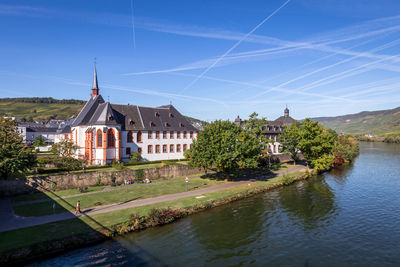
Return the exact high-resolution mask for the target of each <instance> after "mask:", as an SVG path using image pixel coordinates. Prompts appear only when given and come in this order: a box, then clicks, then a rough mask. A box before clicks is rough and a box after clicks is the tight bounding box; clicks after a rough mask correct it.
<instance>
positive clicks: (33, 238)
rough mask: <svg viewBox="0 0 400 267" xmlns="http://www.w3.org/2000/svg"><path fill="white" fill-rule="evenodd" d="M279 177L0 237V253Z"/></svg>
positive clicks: (242, 189) (261, 185) (267, 183)
mask: <svg viewBox="0 0 400 267" xmlns="http://www.w3.org/2000/svg"><path fill="white" fill-rule="evenodd" d="M301 174H302V172H295V173H292V174H291V175H296V176H297V175H301ZM281 180H282V177H281V176H280V177H275V178H272V179H269V180H268V181H258V182H253V183H251V184H250V185H247V184H246V185H242V186H237V187H234V188H230V189H225V190H221V191H217V192H213V193H208V194H204V195H203V196H204V198H199V199H198V198H196V197H187V198H181V199H177V200H173V201H168V202H163V203H157V204H152V205H147V206H142V207H136V208H130V209H125V210H118V211H113V212H109V213H105V214H97V215H93V216H82V217H79V218H74V219H70V220H66V221H60V222H54V223H48V224H44V225H39V226H33V227H28V228H23V229H19V230H13V231H8V232H3V233H0V251H5V250H9V249H14V248H22V247H25V246H28V245H32V244H35V243H38V242H43V241H50V240H56V239H62V238H65V237H68V236H71V235H73V234H80V233H87V232H89V231H92V230H93V229H94V230H102V229H104V228H109V227H110V226H113V225H116V224H120V223H124V222H126V221H128V220H129V216H130V215H131V214H133V213H139V214H140V215H146V214H147V213H148V212H149V211H150V210H151V209H152V208H167V207H171V208H183V207H192V206H194V205H196V204H200V203H204V202H207V201H212V200H218V199H223V198H225V197H229V196H234V195H236V194H238V193H245V192H247V191H250V190H253V189H255V188H266V187H269V186H272V185H274V184H278V183H280V182H281Z"/></svg>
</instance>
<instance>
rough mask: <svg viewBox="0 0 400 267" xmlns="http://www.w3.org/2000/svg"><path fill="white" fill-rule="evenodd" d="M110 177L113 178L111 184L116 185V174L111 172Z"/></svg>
mask: <svg viewBox="0 0 400 267" xmlns="http://www.w3.org/2000/svg"><path fill="white" fill-rule="evenodd" d="M110 179H111V186H115V180H116V178H115V174H114V173H111V177H110Z"/></svg>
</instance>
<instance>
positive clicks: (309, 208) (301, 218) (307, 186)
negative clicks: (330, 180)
mask: <svg viewBox="0 0 400 267" xmlns="http://www.w3.org/2000/svg"><path fill="white" fill-rule="evenodd" d="M278 192H279V202H280V204H281V206H282V208H283V209H284V210H285V212H286V213H287V217H288V218H289V219H290V220H291V221H292V222H293V223H294V224H296V225H299V224H301V226H302V227H303V228H304V229H305V230H311V229H315V228H318V227H325V226H327V225H329V224H330V223H331V222H332V219H333V218H334V217H335V216H336V213H337V212H336V209H337V206H336V204H335V195H334V193H333V191H332V189H331V188H330V187H329V185H328V184H327V183H326V182H325V180H324V179H323V178H322V177H316V178H312V179H311V180H308V181H302V182H298V183H296V184H294V185H293V186H289V187H285V188H282V189H281V190H279V191H278Z"/></svg>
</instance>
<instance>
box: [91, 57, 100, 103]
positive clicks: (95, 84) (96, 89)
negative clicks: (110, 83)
mask: <svg viewBox="0 0 400 267" xmlns="http://www.w3.org/2000/svg"><path fill="white" fill-rule="evenodd" d="M98 94H99V84H98V82H97V71H96V58H94V73H93V87H92V96H96V95H98Z"/></svg>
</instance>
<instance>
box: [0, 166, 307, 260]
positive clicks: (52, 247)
mask: <svg viewBox="0 0 400 267" xmlns="http://www.w3.org/2000/svg"><path fill="white" fill-rule="evenodd" d="M309 176H310V173H305V172H295V173H292V174H291V176H290V177H293V178H288V176H287V175H283V176H278V177H275V178H271V179H268V180H267V181H255V182H248V183H244V184H242V185H240V186H236V187H232V188H229V189H225V190H220V191H216V192H211V193H206V194H202V195H200V196H197V197H193V196H190V197H186V198H180V199H175V200H172V201H166V202H160V203H155V204H152V205H146V206H141V207H135V208H130V209H124V210H117V211H112V212H108V213H105V214H98V215H93V216H83V217H81V218H79V219H77V218H74V219H69V220H65V221H60V222H54V223H49V224H43V225H38V226H34V227H28V228H23V229H19V230H13V231H8V232H4V233H1V234H0V240H3V241H2V242H0V243H1V245H0V262H2V263H13V262H14V263H15V262H21V261H28V260H32V259H35V258H40V257H46V256H49V255H53V254H55V253H59V252H65V251H66V250H69V249H73V248H77V247H82V246H87V245H91V244H93V243H96V242H100V241H103V240H107V239H110V238H112V237H114V236H116V235H121V234H124V233H127V232H131V231H137V230H141V229H144V228H147V227H151V226H156V225H160V224H165V223H170V222H172V221H175V220H176V219H179V218H182V217H184V216H187V215H190V214H193V213H196V212H200V211H202V210H206V209H209V208H212V207H216V206H220V205H223V204H226V203H229V202H232V201H236V200H239V199H243V198H247V197H250V196H252V195H255V194H258V193H261V192H265V191H267V190H270V189H272V188H276V187H279V186H282V185H284V184H290V183H291V182H294V181H297V180H302V179H306V178H308V177H309ZM155 209H157V210H158V215H159V216H154V213H155ZM165 209H167V210H165ZM156 213H157V212H156ZM132 214H135V215H134V216H131V215H132ZM149 214H153V215H151V217H148V216H149ZM138 222H139V223H138Z"/></svg>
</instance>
